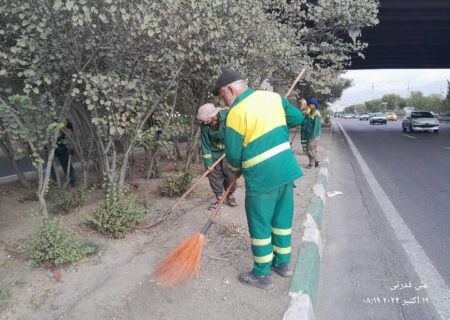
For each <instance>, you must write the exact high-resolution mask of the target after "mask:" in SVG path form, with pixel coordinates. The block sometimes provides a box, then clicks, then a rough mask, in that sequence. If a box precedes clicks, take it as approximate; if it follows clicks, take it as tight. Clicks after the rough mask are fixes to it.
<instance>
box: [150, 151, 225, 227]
mask: <svg viewBox="0 0 450 320" xmlns="http://www.w3.org/2000/svg"><path fill="white" fill-rule="evenodd" d="M223 158H225V154H223V155H222V156H221V157H220V158H219V159H217V160H216V162H214V163H213V165H212V166H211V168H214V167H215V166H217V165H218V164H219V162H220V161H222V160H223ZM208 173H209V169H207V170H206V171H205V172H204V173H203V174H202V175H201V176H200V177H199V178H198V179H197V181H195V183H194V184H193V185H192V186H191V187H190V188H189V189H188V190H187V191H186V192H185V193H183V195H182V196H181V198H180V199H178V201H177V202H176V203H175V204H174V205H173V206H172V208H170V209H169V210H167V211H166V212H165V213H164V215H163V216H162V217H161V219H159V220H158V221H157V222H155V223H154V224H152V225H149V226H148V227H146V229H150V228H153V227H156V226H157V225H159V224H161V223H163V222H164V221H166V219H167V217H168V216H169V215H170V213H171V212H172V211H173V210H174V209H175V208H176V207H177V206H178V205H179V204H180V203H181V201H182V200H183V199H184V198H186V196H187V195H188V194H189V193H191V191H192V190H194V188H195V187H196V186H197V185H198V184H199V183H200V181H202V179H203V178H204V177H206V176H207V175H208Z"/></svg>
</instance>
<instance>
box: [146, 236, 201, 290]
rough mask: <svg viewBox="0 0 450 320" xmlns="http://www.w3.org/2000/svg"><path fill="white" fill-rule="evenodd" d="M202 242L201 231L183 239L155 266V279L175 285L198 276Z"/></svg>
mask: <svg viewBox="0 0 450 320" xmlns="http://www.w3.org/2000/svg"><path fill="white" fill-rule="evenodd" d="M204 243H205V235H204V234H202V233H196V234H194V235H193V236H191V237H190V238H189V239H187V240H185V241H184V242H183V243H181V244H180V245H179V246H178V247H177V248H176V249H175V250H174V251H172V253H171V254H169V255H168V256H167V257H166V258H164V260H163V261H161V263H160V264H159V265H158V266H157V267H156V269H155V271H154V273H153V275H154V277H155V279H156V280H157V281H158V282H160V283H161V284H162V285H164V286H168V287H175V286H178V285H181V284H183V283H185V282H186V281H188V280H190V279H192V278H193V277H194V276H198V272H199V269H200V258H201V255H202V249H203V245H204Z"/></svg>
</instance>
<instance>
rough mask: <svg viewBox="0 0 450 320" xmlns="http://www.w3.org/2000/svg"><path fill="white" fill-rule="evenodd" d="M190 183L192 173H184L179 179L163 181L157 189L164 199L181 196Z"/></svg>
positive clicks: (173, 178) (171, 178)
mask: <svg viewBox="0 0 450 320" xmlns="http://www.w3.org/2000/svg"><path fill="white" fill-rule="evenodd" d="M191 181H192V173H190V172H186V173H185V174H183V175H181V176H179V177H169V178H167V179H165V180H164V181H163V182H162V183H161V185H160V186H159V189H160V190H161V194H162V195H163V196H166V197H174V196H180V195H182V194H183V193H184V192H185V191H186V190H187V188H188V187H189V185H190V184H191Z"/></svg>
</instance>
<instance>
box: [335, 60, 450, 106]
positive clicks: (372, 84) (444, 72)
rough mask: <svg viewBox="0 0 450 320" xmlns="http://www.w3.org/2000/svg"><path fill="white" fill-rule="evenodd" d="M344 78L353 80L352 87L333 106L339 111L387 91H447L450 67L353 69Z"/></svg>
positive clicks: (403, 94) (405, 93) (402, 92)
mask: <svg viewBox="0 0 450 320" xmlns="http://www.w3.org/2000/svg"><path fill="white" fill-rule="evenodd" d="M343 77H345V78H348V79H351V80H353V86H352V87H351V88H349V89H347V90H345V91H344V92H343V94H342V97H341V99H340V100H338V101H336V102H335V103H333V104H332V106H331V108H332V109H333V110H335V111H340V110H342V109H344V108H345V107H348V106H350V105H352V104H357V103H363V102H364V101H367V100H372V99H378V98H381V97H382V96H383V95H385V94H389V93H397V94H399V95H400V96H402V97H405V98H406V97H407V96H408V86H409V92H411V91H422V92H423V93H424V94H425V95H430V94H432V93H438V94H443V95H446V94H447V80H450V69H401V70H400V69H379V70H352V71H347V72H346V73H345V74H344V75H343Z"/></svg>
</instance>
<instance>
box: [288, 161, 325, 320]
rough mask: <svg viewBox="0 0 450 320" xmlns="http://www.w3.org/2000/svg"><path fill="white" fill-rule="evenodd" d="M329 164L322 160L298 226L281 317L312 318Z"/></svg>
mask: <svg viewBox="0 0 450 320" xmlns="http://www.w3.org/2000/svg"><path fill="white" fill-rule="evenodd" d="M329 164H330V161H329V159H328V158H327V159H326V160H325V161H323V162H322V164H321V168H320V171H319V175H318V176H317V178H316V182H315V184H314V187H313V190H314V198H313V199H312V200H311V202H310V204H309V206H308V208H307V212H306V213H307V216H306V220H305V221H304V223H303V225H302V229H303V237H302V244H301V247H300V251H299V256H298V259H297V264H296V267H295V269H294V274H293V276H292V281H291V286H290V288H289V295H290V296H291V304H290V306H289V308H288V309H287V310H286V312H285V313H284V316H283V320H294V319H295V320H303V319H305V320H306V319H307V320H313V319H315V315H314V308H315V307H316V305H317V294H318V288H319V275H320V261H321V257H322V237H321V234H320V230H321V226H322V221H323V216H324V211H325V202H326V199H325V194H326V193H325V190H326V187H327V185H328V174H329V171H328V168H329Z"/></svg>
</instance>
